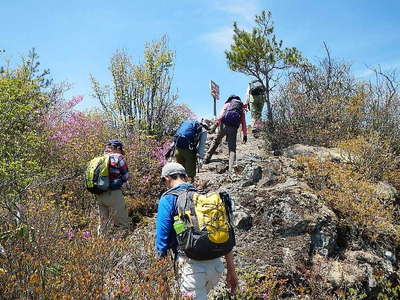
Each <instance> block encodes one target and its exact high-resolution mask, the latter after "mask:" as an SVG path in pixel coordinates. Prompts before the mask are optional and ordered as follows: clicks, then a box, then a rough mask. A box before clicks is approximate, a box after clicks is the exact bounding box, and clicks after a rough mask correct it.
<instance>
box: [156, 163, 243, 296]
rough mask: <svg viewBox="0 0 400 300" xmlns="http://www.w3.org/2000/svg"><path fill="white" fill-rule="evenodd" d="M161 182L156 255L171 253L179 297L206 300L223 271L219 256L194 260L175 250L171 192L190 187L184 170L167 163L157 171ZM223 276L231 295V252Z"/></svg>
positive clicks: (233, 285) (233, 278)
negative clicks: (224, 275)
mask: <svg viewBox="0 0 400 300" xmlns="http://www.w3.org/2000/svg"><path fill="white" fill-rule="evenodd" d="M161 180H162V181H163V182H164V184H165V185H166V186H167V188H168V190H167V191H166V192H165V193H164V194H163V195H162V196H161V198H160V201H159V204H158V211H157V219H156V253H157V256H158V257H160V258H162V257H165V256H166V255H167V251H168V250H169V249H171V250H172V252H173V253H174V257H175V260H176V262H177V265H178V272H179V274H180V281H179V284H180V290H181V293H182V295H184V296H190V297H192V299H197V300H206V299H207V296H208V293H209V292H210V290H211V289H212V288H213V287H214V286H215V285H216V284H217V283H218V281H219V279H220V277H221V275H222V274H223V272H224V264H223V262H222V259H221V257H218V258H214V259H209V260H195V259H192V258H188V257H187V256H185V254H184V252H183V251H178V250H179V249H178V241H177V237H176V233H175V230H174V228H173V223H174V216H176V215H177V214H178V211H177V205H176V200H177V196H176V195H171V194H169V193H170V192H171V191H176V190H180V189H188V188H190V187H192V188H193V185H191V184H188V183H187V182H186V180H187V174H186V170H185V168H184V167H183V166H182V165H181V164H179V163H167V164H166V165H165V166H164V167H163V168H162V171H161ZM225 261H226V267H227V275H226V282H227V285H228V287H229V288H230V290H231V292H234V291H235V290H236V287H237V284H238V278H237V275H236V271H235V265H234V260H233V254H232V252H229V253H228V254H226V255H225Z"/></svg>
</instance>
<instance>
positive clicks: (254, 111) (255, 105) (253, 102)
mask: <svg viewBox="0 0 400 300" xmlns="http://www.w3.org/2000/svg"><path fill="white" fill-rule="evenodd" d="M264 102H265V99H264V96H250V98H249V104H250V112H251V119H252V126H253V127H257V126H258V124H259V122H260V121H261V114H262V110H263V107H264Z"/></svg>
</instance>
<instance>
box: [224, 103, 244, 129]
mask: <svg viewBox="0 0 400 300" xmlns="http://www.w3.org/2000/svg"><path fill="white" fill-rule="evenodd" d="M242 111H243V103H242V101H240V100H238V99H232V100H231V101H230V102H229V106H228V108H227V109H226V110H225V113H224V115H223V117H222V123H224V124H225V125H228V126H232V127H236V128H239V126H240V122H241V118H242Z"/></svg>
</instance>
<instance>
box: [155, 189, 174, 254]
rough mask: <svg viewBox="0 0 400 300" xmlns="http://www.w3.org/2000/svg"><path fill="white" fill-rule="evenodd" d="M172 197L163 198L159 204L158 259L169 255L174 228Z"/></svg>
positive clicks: (157, 225)
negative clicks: (171, 234)
mask: <svg viewBox="0 0 400 300" xmlns="http://www.w3.org/2000/svg"><path fill="white" fill-rule="evenodd" d="M169 197H173V196H172V195H165V196H162V197H161V199H160V203H159V204H158V210H157V219H156V252H157V256H158V257H164V256H166V255H167V250H168V244H169V236H170V232H171V228H172V219H171V211H172V209H173V208H172V201H168V200H169V199H168V198H169Z"/></svg>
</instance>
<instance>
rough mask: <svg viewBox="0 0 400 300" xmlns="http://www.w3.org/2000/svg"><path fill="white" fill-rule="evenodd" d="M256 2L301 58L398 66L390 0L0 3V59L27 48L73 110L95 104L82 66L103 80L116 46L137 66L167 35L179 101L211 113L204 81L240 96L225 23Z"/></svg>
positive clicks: (242, 19) (247, 23)
mask: <svg viewBox="0 0 400 300" xmlns="http://www.w3.org/2000/svg"><path fill="white" fill-rule="evenodd" d="M263 9H267V10H270V11H271V12H272V18H273V21H274V23H275V32H276V34H277V37H278V38H279V39H282V40H283V41H284V46H289V47H293V46H294V47H297V48H298V49H299V50H300V51H301V52H302V53H303V54H304V55H305V56H306V57H307V58H309V59H310V60H315V59H316V58H318V57H321V56H323V55H324V51H323V42H324V41H325V42H326V43H327V45H328V47H329V48H330V50H331V55H332V56H333V57H335V58H338V59H340V60H343V61H345V62H348V63H351V64H352V65H353V68H352V70H353V73H354V74H355V76H357V77H359V78H366V77H367V76H368V74H369V71H368V68H367V66H372V67H373V66H377V65H380V66H381V67H382V68H383V69H386V70H393V69H395V68H399V67H400V52H399V49H400V34H399V27H400V1H398V0H381V1H366V0H365V1H364V0H347V1H344V0H336V1H321V0H201V1H199V0H197V1H194V0H170V1H160V0H157V1H155V0H153V1H135V0H114V1H110V0H108V1H105V0H80V1H77V0H69V1H56V0H0V14H1V18H0V37H1V39H0V49H5V50H6V53H5V54H2V55H1V56H0V64H1V63H2V62H3V61H4V59H5V58H6V57H7V58H12V59H13V61H17V60H18V59H19V57H20V56H21V55H24V54H26V53H27V52H28V50H29V49H31V48H32V47H35V48H36V50H37V52H38V54H39V56H40V61H41V63H42V66H43V67H46V68H49V69H50V71H51V74H52V76H53V78H54V79H55V80H56V81H57V82H60V81H64V80H65V81H68V82H70V83H71V84H72V85H73V87H72V89H71V90H70V91H69V92H68V93H67V95H66V96H67V97H71V96H74V95H83V96H84V97H85V98H84V101H83V103H81V104H80V106H79V108H80V109H86V108H89V107H92V106H95V105H98V103H97V102H96V100H95V99H93V98H91V96H90V94H91V92H92V90H91V86H90V81H89V73H92V74H93V75H94V76H95V78H97V79H98V80H99V81H100V82H101V83H103V84H104V83H109V82H110V79H111V78H110V74H109V72H108V65H109V62H110V58H111V56H112V55H113V54H114V53H115V51H116V50H117V49H125V50H126V51H127V52H128V53H129V54H130V55H131V57H132V59H133V61H134V62H135V63H138V62H139V60H140V59H141V58H142V53H143V48H144V44H145V43H146V42H152V41H155V40H158V39H160V37H161V36H162V35H163V34H167V35H168V37H169V48H170V49H172V50H174V51H175V52H176V61H175V63H176V65H175V70H174V74H175V76H174V87H175V88H176V89H178V93H179V96H180V97H179V102H184V103H187V104H188V105H189V106H190V107H191V108H192V110H193V111H194V112H195V113H196V114H197V115H198V116H212V114H213V106H212V98H211V96H210V91H209V82H210V79H211V80H214V81H215V82H217V83H218V84H219V85H220V90H221V98H222V99H224V98H226V97H227V96H229V95H230V94H238V95H240V96H242V97H244V94H245V90H246V87H247V82H248V78H247V77H246V76H244V75H242V74H240V73H235V72H232V71H230V70H229V69H228V67H227V64H226V60H225V55H224V50H225V49H228V47H229V45H230V42H231V37H232V24H233V22H234V21H237V22H238V23H239V27H241V28H248V29H250V28H251V27H252V26H253V19H254V15H255V14H258V13H260V12H261V11H262V10H263ZM221 105H222V101H219V102H218V105H217V108H218V109H219V108H220V107H221Z"/></svg>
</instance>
